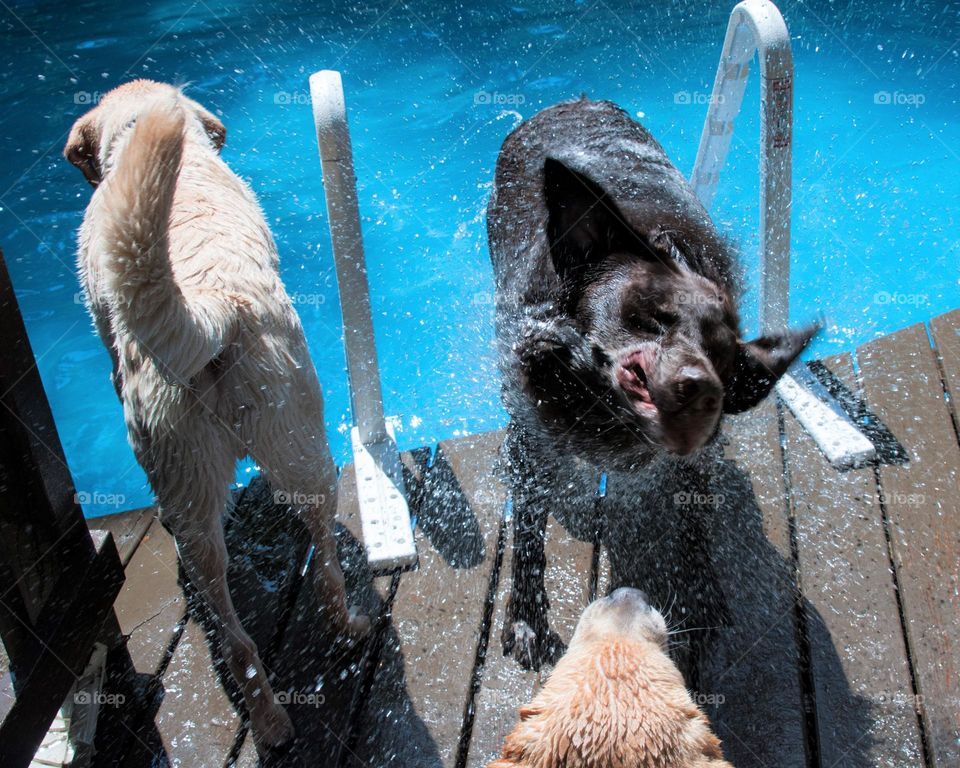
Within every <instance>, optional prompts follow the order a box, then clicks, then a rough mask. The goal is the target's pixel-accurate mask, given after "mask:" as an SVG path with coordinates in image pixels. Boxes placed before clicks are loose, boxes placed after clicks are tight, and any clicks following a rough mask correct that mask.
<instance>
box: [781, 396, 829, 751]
mask: <svg viewBox="0 0 960 768" xmlns="http://www.w3.org/2000/svg"><path fill="white" fill-rule="evenodd" d="M776 412H777V432H778V436H779V444H780V461H781V465H782V472H783V493H784V496H783V503H784V508H785V511H786V516H787V532H788V535H789V539H790V566H791V569H792V570H793V590H794V594H793V630H794V642H795V643H796V645H797V657H798V658H797V674H798V676H799V678H800V681H799V682H800V704H801V706H802V708H803V710H802V712H803V717H802V718H801V728H802V734H803V744H804V751H805V753H806V754H805V758H806V762H807V765H808V766H809V768H818V766H820V764H821V745H820V729H819V728H818V727H817V691H816V685H815V683H814V680H813V667H812V658H813V649H812V644H811V642H810V631H809V626H808V624H807V612H806V604H805V603H806V600H805V597H804V593H803V573H802V572H801V568H800V540H799V532H798V528H797V518H796V515H795V513H794V508H795V505H794V498H793V486H792V484H791V478H790V462H789V460H788V458H787V434H786V406H785V404H784V403H783V402H782V400H781V399H780V398H779V397H777V409H776Z"/></svg>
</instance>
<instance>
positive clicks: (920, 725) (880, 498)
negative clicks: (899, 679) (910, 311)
mask: <svg viewBox="0 0 960 768" xmlns="http://www.w3.org/2000/svg"><path fill="white" fill-rule="evenodd" d="M924 330H926V327H925V328H924ZM850 357H851V360H852V362H853V367H854V374H855V376H856V382H857V392H858V394H859V395H860V397H861V398H863V401H864V402H865V403H868V405H869V402H868V400H867V392H866V387H865V386H864V382H863V371H862V370H861V368H860V363H859V358H858V350H854V351H853V352H851V353H850ZM934 357H935V358H936V357H938V356H937V355H936V354H934ZM941 382H942V383H943V384H944V386H946V382H945V380H944V379H943V372H942V370H941ZM880 467H881V465H880V463H876V464H874V465H873V477H874V482H875V483H876V485H877V503H878V505H879V507H880V520H881V522H882V523H883V535H884V538H885V539H886V543H887V564H888V565H889V568H890V579H891V581H892V582H893V594H894V598H895V600H896V604H897V614H898V616H899V618H900V634H901V635H902V636H903V647H904V650H905V651H906V654H907V669H908V670H909V672H910V693H911V694H912V695H913V697H914V701H915V702H920V701H922V698H921V697H920V681H919V679H918V677H917V657H916V651H915V648H914V644H913V639H912V637H911V634H910V622H909V620H908V619H907V610H906V605H905V604H904V600H903V591H902V589H901V584H900V568H899V566H898V565H897V557H896V554H895V550H896V542H895V541H894V537H893V530H892V526H893V521H892V519H891V517H890V510H889V508H888V506H887V502H886V496H885V495H884V492H883V477H882V474H881V472H880ZM921 707H922V705H920V706H917V705H915V706H914V707H913V710H914V716H915V717H916V721H917V732H918V734H919V736H920V749H921V750H922V751H923V763H924V766H926V768H935V765H936V763H935V760H934V755H933V750H932V748H931V744H930V739H929V734H928V733H927V728H926V723H925V718H924V716H923V712H922V711H921Z"/></svg>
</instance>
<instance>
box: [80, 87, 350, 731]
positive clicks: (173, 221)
mask: <svg viewBox="0 0 960 768" xmlns="http://www.w3.org/2000/svg"><path fill="white" fill-rule="evenodd" d="M225 136H226V130H225V128H224V126H223V124H222V123H221V122H220V121H219V120H218V119H217V118H216V117H215V116H214V115H212V114H211V113H210V112H208V111H207V110H206V109H204V108H203V107H202V106H200V105H199V104H198V103H196V102H195V101H193V100H192V99H189V98H187V97H186V96H184V95H183V93H182V92H181V91H180V90H179V89H177V88H174V87H172V86H169V85H165V84H162V83H154V82H150V81H147V80H137V81H134V82H130V83H127V84H125V85H122V86H120V87H119V88H116V89H115V90H113V91H111V92H110V93H108V94H107V95H106V96H105V97H104V98H103V99H102V101H101V102H100V104H99V105H97V106H96V107H95V108H94V109H92V110H91V111H90V112H88V113H87V114H85V115H84V116H83V117H81V118H80V119H79V120H78V121H77V122H76V124H75V125H74V126H73V129H72V130H71V132H70V137H69V140H68V142H67V146H66V148H65V150H64V154H65V155H66V157H67V158H68V159H69V160H70V161H71V162H72V163H73V164H74V165H76V166H77V167H78V168H80V170H81V171H83V173H84V176H85V177H86V178H87V180H88V181H89V182H90V183H91V185H92V186H94V188H95V189H94V192H93V196H92V198H91V200H90V203H89V205H88V207H87V210H86V214H85V216H84V220H83V224H82V226H81V227H80V232H79V250H78V266H79V271H80V276H81V282H82V285H83V290H84V294H85V297H86V302H87V307H88V309H89V310H90V313H91V315H92V317H93V319H94V323H95V325H96V328H97V331H98V333H99V335H100V337H101V339H102V340H103V343H104V344H105V345H106V346H107V348H108V349H109V350H110V353H111V356H112V358H113V362H114V373H113V376H114V384H115V387H116V389H117V393H118V395H119V397H120V400H121V401H122V403H123V412H124V417H125V419H126V424H127V430H128V434H129V439H130V443H131V445H132V446H133V449H134V452H135V453H136V456H137V459H138V461H139V462H140V464H141V465H142V466H143V468H144V470H145V471H146V473H147V476H148V478H149V480H150V484H151V486H152V487H153V490H154V492H155V493H156V496H157V500H158V503H159V506H160V514H161V519H162V520H163V522H164V524H165V525H166V526H167V527H168V528H169V529H170V530H171V531H172V533H173V535H174V537H175V540H176V544H177V549H178V552H179V554H180V557H181V560H182V562H183V565H184V567H185V569H186V571H187V573H188V575H189V577H190V579H191V581H192V583H193V584H194V585H195V586H196V587H197V589H198V590H199V592H200V593H201V594H202V595H203V597H204V599H205V600H206V601H207V603H208V605H209V607H210V608H211V609H212V611H213V613H214V614H215V615H216V617H217V619H218V620H219V622H220V625H221V631H222V640H223V649H224V656H225V659H226V661H227V662H228V664H229V666H230V669H231V671H232V673H233V675H234V677H235V678H236V679H237V682H238V683H239V685H240V687H241V689H242V690H243V692H244V701H245V703H246V706H247V708H248V710H249V711H250V715H251V721H252V725H253V730H254V734H255V737H257V739H258V741H259V742H260V743H261V744H267V745H276V744H280V743H282V742H283V741H285V740H287V739H289V738H290V736H292V734H293V727H292V724H291V722H290V719H289V717H288V716H287V714H286V712H285V711H284V710H283V707H282V706H280V705H279V704H278V703H277V702H276V701H275V700H274V695H273V691H272V690H271V687H270V684H269V682H268V681H267V676H266V672H265V670H264V668H263V665H262V663H261V662H260V659H259V656H258V654H257V649H256V646H255V645H254V643H253V641H252V640H251V639H250V637H249V636H248V635H247V634H246V632H245V631H244V630H243V628H242V627H241V625H240V622H239V619H238V617H237V615H236V612H235V611H234V608H233V604H232V602H231V600H230V594H229V591H228V589H227V586H226V577H225V575H226V564H227V554H226V548H225V546H224V540H223V530H222V525H221V516H222V514H223V511H224V509H225V507H226V504H227V501H228V492H229V491H228V488H229V485H230V483H231V482H232V480H233V476H234V471H235V462H236V460H237V459H239V458H242V457H244V456H247V455H250V456H252V457H253V458H254V459H255V460H256V461H257V462H258V463H259V464H260V466H261V467H263V469H264V470H265V471H266V472H267V474H268V475H269V476H270V478H271V481H272V484H273V487H274V489H275V490H277V491H283V492H285V493H286V494H287V498H288V499H289V500H291V502H292V503H293V505H294V506H295V507H297V508H298V510H299V512H300V513H301V514H302V515H303V518H304V521H305V522H306V523H307V525H308V527H309V528H310V530H311V534H312V536H313V539H314V543H315V544H316V553H317V554H316V558H317V563H316V565H315V567H314V581H315V586H316V588H317V591H318V594H319V595H320V597H321V602H322V604H323V605H324V606H325V609H326V613H327V618H328V620H329V621H331V622H333V624H334V626H336V627H337V628H338V629H339V630H342V631H345V632H350V633H352V634H359V633H362V632H363V631H365V629H366V627H367V624H368V622H367V620H366V618H365V617H353V618H351V617H350V615H349V613H348V610H347V606H346V602H345V599H346V598H345V592H344V582H343V575H342V573H341V570H340V566H339V564H338V562H337V553H336V544H335V540H334V537H333V526H334V513H335V510H336V501H337V475H336V468H335V466H334V463H333V461H332V459H331V456H330V451H329V448H328V445H327V440H326V436H325V433H324V423H323V400H322V398H321V392H320V385H319V382H318V380H317V376H316V373H315V371H314V367H313V363H312V362H311V360H310V355H309V353H308V351H307V344H306V341H305V339H304V335H303V329H302V327H301V324H300V320H299V318H298V317H297V314H296V312H295V311H294V309H293V306H292V304H291V302H290V299H289V297H288V295H287V293H286V291H285V290H284V287H283V284H282V283H281V281H280V277H279V274H278V257H277V249H276V246H275V244H274V241H273V237H272V236H271V234H270V230H269V228H268V226H267V223H266V221H265V220H264V217H263V214H262V212H261V210H260V207H259V205H258V203H257V200H256V198H255V197H254V195H253V192H252V191H251V190H250V188H249V187H248V186H247V185H246V184H245V183H244V182H243V181H242V180H241V179H240V178H238V177H237V176H236V175H235V174H234V173H233V172H232V171H231V170H230V169H229V168H228V167H227V165H226V163H224V161H223V160H222V159H221V157H220V154H219V150H220V148H221V146H222V145H223V142H224V138H225Z"/></svg>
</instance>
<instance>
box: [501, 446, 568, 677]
mask: <svg viewBox="0 0 960 768" xmlns="http://www.w3.org/2000/svg"><path fill="white" fill-rule="evenodd" d="M507 441H508V443H507V454H508V456H509V458H508V462H509V464H510V476H511V483H510V485H511V488H512V497H513V565H512V585H511V589H510V598H509V600H508V602H507V616H506V622H505V625H504V627H503V633H502V635H501V642H502V644H503V653H504V655H512V656H513V657H514V658H515V659H516V660H517V662H519V664H520V665H521V666H522V667H524V668H525V669H537V670H538V669H540V667H541V665H542V664H543V663H544V662H547V663H550V664H553V663H556V662H557V661H558V660H559V658H560V656H562V655H563V651H564V646H563V642H562V641H561V640H560V638H559V636H558V635H557V634H556V633H555V632H553V631H551V630H550V624H549V618H548V611H549V608H550V601H549V599H548V597H547V589H546V585H545V584H544V574H545V571H546V565H547V557H546V552H545V551H544V546H545V544H546V535H547V520H548V517H549V507H548V504H547V496H546V494H545V493H543V492H542V490H538V489H536V488H533V487H531V483H532V482H533V481H532V480H531V478H533V477H535V475H534V474H533V469H532V467H530V466H529V464H528V463H527V462H526V461H524V460H523V459H522V458H521V456H522V455H523V454H524V451H523V448H522V447H521V446H519V445H518V443H519V438H516V439H515V432H514V431H512V433H511V435H509V436H508V438H507Z"/></svg>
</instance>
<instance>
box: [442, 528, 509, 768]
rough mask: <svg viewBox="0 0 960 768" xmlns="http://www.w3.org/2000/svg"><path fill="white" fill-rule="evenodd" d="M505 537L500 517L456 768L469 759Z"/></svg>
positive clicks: (461, 724)
mask: <svg viewBox="0 0 960 768" xmlns="http://www.w3.org/2000/svg"><path fill="white" fill-rule="evenodd" d="M506 534H507V519H506V517H505V516H501V518H500V521H499V523H498V529H497V549H496V553H495V554H494V562H493V568H491V569H490V578H489V580H488V582H487V594H486V596H485V598H484V603H483V613H482V614H481V617H480V627H479V633H478V637H477V646H476V650H475V653H474V658H473V666H472V668H471V673H470V685H469V687H468V688H467V697H466V701H465V702H464V706H463V718H462V719H461V721H460V737H459V740H458V742H457V753H456V759H455V762H454V766H455V768H465V766H466V765H467V759H468V758H469V756H470V742H471V740H472V738H473V726H474V723H475V720H476V701H477V696H478V695H479V693H480V690H481V688H482V687H483V673H484V668H485V667H486V662H487V653H488V651H489V648H490V634H491V633H492V632H493V617H494V613H495V609H496V602H497V591H498V589H499V586H500V572H501V570H502V568H503V556H504V553H505V552H506Z"/></svg>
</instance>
